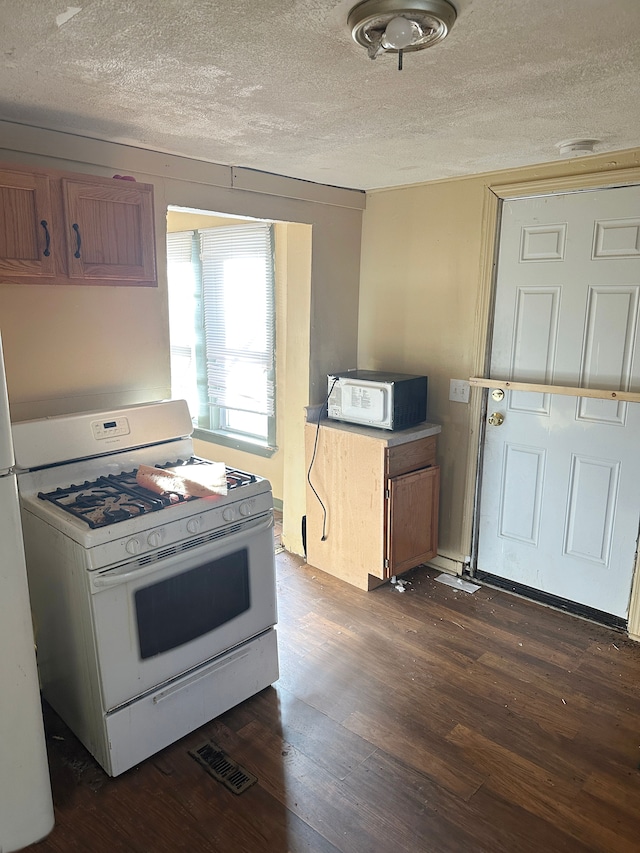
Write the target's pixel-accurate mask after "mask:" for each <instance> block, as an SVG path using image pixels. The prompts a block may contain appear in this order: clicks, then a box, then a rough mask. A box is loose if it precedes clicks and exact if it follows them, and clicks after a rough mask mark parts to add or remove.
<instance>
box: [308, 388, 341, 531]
mask: <svg viewBox="0 0 640 853" xmlns="http://www.w3.org/2000/svg"><path fill="white" fill-rule="evenodd" d="M337 381H338V378H337V377H336V378H335V379H334V380H333V383H332V385H331V388H329V393H328V394H327V399H326V400H325V401H324V403H323V404H322V406H320V411H319V412H318V423H317V424H316V438H315V441H314V443H313V453H312V454H311V462H310V463H309V470H308V471H307V483H309V485H310V486H311V491H312V492H313V494H314V495H315V496H316V498H317V500H318V503H319V504H320V506H321V507H322V537H321V539H320V541H321V542H325V541H326V539H327V508H326V506H325V505H324V504H323V503H322V498H321V497H320V495H319V494H318V493H317V492H316V490H315V487H314V485H313V483H312V482H311V469H312V468H313V463H314V462H315V460H316V452H317V450H318V436H319V435H320V421H321V420H322V413H323V412H324V409H325V406H327V404H328V403H329V397H330V396H331V392H332V391H333V386H334V385H335V384H336V382H337Z"/></svg>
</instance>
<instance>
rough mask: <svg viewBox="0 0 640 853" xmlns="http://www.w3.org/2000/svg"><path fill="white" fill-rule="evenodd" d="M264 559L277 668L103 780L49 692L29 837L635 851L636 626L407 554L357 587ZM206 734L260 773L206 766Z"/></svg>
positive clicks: (155, 843)
mask: <svg viewBox="0 0 640 853" xmlns="http://www.w3.org/2000/svg"><path fill="white" fill-rule="evenodd" d="M277 560H278V594H279V608H280V625H279V638H280V661H281V678H280V680H279V681H278V682H277V684H276V685H275V686H274V687H270V688H268V689H267V690H264V691H263V692H262V693H260V694H259V695H257V696H255V697H253V698H252V699H249V700H248V701H246V702H244V703H243V704H242V705H240V706H238V707H236V708H234V709H233V710H231V711H229V712H227V713H226V714H224V715H223V716H222V717H220V718H219V719H217V720H214V721H213V722H211V723H210V724H208V725H206V726H204V727H203V728H202V729H199V730H198V731H196V732H194V733H193V734H191V735H189V736H188V737H186V738H184V739H183V740H181V741H179V742H178V743H176V744H174V745H173V746H171V747H169V748H168V749H166V750H164V751H163V752H162V753H160V754H159V755H157V756H155V757H154V758H151V759H149V760H148V761H146V762H144V763H143V764H141V765H140V766H138V767H136V768H134V769H132V770H130V771H129V772H127V773H125V774H123V775H122V776H120V777H118V778H116V779H111V778H109V777H107V776H106V775H105V774H104V773H103V772H102V770H101V769H100V768H99V767H98V765H97V764H96V763H95V762H94V761H93V759H92V758H91V756H89V755H88V753H87V752H86V751H85V750H84V749H83V747H82V746H81V745H80V744H79V743H78V742H77V741H76V739H75V738H74V737H73V735H71V734H70V732H69V731H68V730H67V729H66V727H65V726H64V725H63V724H62V723H61V721H60V720H59V719H58V718H57V717H56V716H55V715H54V714H53V713H52V712H50V711H49V710H47V713H46V727H47V742H48V749H49V755H50V765H51V772H52V780H53V791H54V801H55V807H56V819H57V822H56V827H55V829H54V830H53V832H52V833H51V835H50V836H49V837H48V838H47V839H46V840H45V841H43V842H41V843H39V844H36V845H33V846H31V847H30V848H28V850H29V851H31V853H54V851H56V853H69V851H82V853H88V852H89V853H103V851H104V853H107V851H109V853H112V852H113V851H127V853H129V851H131V853H156V851H157V852H158V853H161V851H171V853H173V851H189V853H206V852H207V851H224V853H226V851H229V853H232V852H233V853H267V851H269V853H284V851H291V852H292V853H307V852H308V853H338V851H340V853H387V851H389V852H390V853H405V851H407V853H445V851H446V853H459V851H468V852H469V853H476V851H477V852H478V853H480V851H482V852H483V853H484V851H486V853H501V851H505V853H541V851H545V853H548V851H551V853H555V851H563V852H565V851H566V853H569V851H570V852H571V853H578V851H583V852H584V851H600V853H631V851H634V853H637V851H638V850H640V817H639V815H640V769H639V763H640V732H639V726H638V723H639V720H640V644H639V645H636V644H634V643H632V642H631V641H629V640H628V639H626V638H625V636H624V635H623V634H620V633H618V632H615V631H612V630H609V629H606V628H602V627H599V626H597V625H594V624H591V623H589V622H586V621H583V620H580V619H577V618H574V617H571V616H568V615H566V614H563V613H559V612H556V611H554V610H551V609H548V608H545V607H543V606H541V605H538V604H534V603H531V602H528V601H524V600H522V599H519V598H517V597H514V596H511V595H510V594H508V593H506V592H499V591H495V590H493V589H490V588H487V587H484V588H482V589H480V590H479V591H478V592H476V593H474V594H473V595H469V594H467V593H464V592H462V591H458V590H453V589H451V588H450V587H447V586H444V585H443V584H440V583H437V582H436V581H435V580H434V578H435V576H436V574H437V573H435V572H433V571H431V570H428V569H425V568H419V569H416V570H414V571H413V572H411V573H409V574H408V575H407V578H408V579H409V580H410V581H411V586H410V587H409V588H408V589H407V591H406V592H405V593H402V594H401V593H399V592H398V591H396V589H394V588H393V587H391V586H389V585H386V586H383V587H380V588H378V589H376V590H375V591H373V592H369V593H367V592H361V591H359V590H357V589H354V588H352V587H350V586H348V585H346V584H343V583H342V582H340V581H337V580H335V579H333V578H331V577H329V576H327V575H325V574H323V573H322V572H319V571H317V570H316V569H313V568H310V567H308V566H305V565H303V564H302V563H301V561H299V560H297V559H296V558H294V557H292V556H290V555H288V554H286V553H281V554H279V555H278V557H277ZM208 739H211V740H213V741H215V742H216V743H217V744H219V745H220V747H221V748H222V749H224V750H225V751H226V752H227V753H228V754H229V755H230V757H232V758H233V759H234V760H235V761H237V762H239V763H240V764H241V765H243V766H244V767H245V768H246V769H247V770H248V771H249V772H251V773H253V774H255V775H256V776H257V777H258V782H257V783H256V784H255V785H253V786H252V787H250V788H249V789H248V790H246V791H245V792H244V793H242V794H240V795H236V794H234V793H231V792H230V791H228V790H227V789H226V788H225V787H223V785H222V784H221V783H220V782H218V781H216V780H214V779H213V778H211V776H209V775H208V774H207V773H206V772H205V771H204V769H203V768H202V767H200V766H199V765H198V764H197V763H196V762H195V761H194V760H193V759H192V758H191V757H190V756H189V753H188V750H189V749H193V748H194V747H197V746H199V745H200V744H201V743H202V742H203V741H205V740H208Z"/></svg>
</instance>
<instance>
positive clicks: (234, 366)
mask: <svg viewBox="0 0 640 853" xmlns="http://www.w3.org/2000/svg"><path fill="white" fill-rule="evenodd" d="M198 233H199V239H200V259H201V264H202V310H203V325H204V329H203V333H204V343H205V347H204V349H205V353H206V355H205V358H206V377H207V396H208V404H209V406H210V407H214V408H216V409H218V410H220V411H221V412H222V418H221V421H220V425H221V426H225V425H226V426H229V424H230V423H231V422H232V421H233V418H231V420H230V419H229V417H225V412H226V413H229V412H235V413H243V412H244V413H252V414H254V415H262V416H266V417H267V418H272V417H273V416H274V412H275V376H274V350H275V340H274V338H275V333H274V330H275V305H274V281H273V246H272V229H271V225H270V224H269V223H264V222H255V223H254V222H252V223H247V224H246V225H233V226H223V227H220V228H207V229H203V230H201V231H199V232H198Z"/></svg>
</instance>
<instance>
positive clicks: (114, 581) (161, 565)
mask: <svg viewBox="0 0 640 853" xmlns="http://www.w3.org/2000/svg"><path fill="white" fill-rule="evenodd" d="M270 527H273V515H272V513H269V515H268V516H267V517H266V518H265V519H264V520H263V521H261V522H260V523H259V524H254V525H251V523H250V522H246V523H245V524H244V525H243V526H242V529H241V530H238V532H237V533H230V534H229V535H228V536H224V537H221V538H220V539H217V540H214V541H216V542H220V543H224V545H225V548H226V547H227V546H229V545H233V544H234V543H235V542H237V541H241V540H243V539H245V538H246V536H247V533H251V534H257V533H264V532H265V531H267V530H269V528H270ZM210 544H211V543H210V542H206V543H203V545H210ZM199 547H200V548H201V547H203V546H202V545H201V546H199ZM195 552H196V549H195V548H193V549H186V550H185V551H177V552H176V556H185V555H188V554H193V553H195ZM172 556H173V555H172ZM169 559H171V557H169V558H168V559H167V560H158V561H156V562H153V563H150V564H149V565H147V566H144V567H142V568H139V569H131V571H129V572H123V573H122V574H108V573H107V572H105V574H104V575H100V576H99V577H91V584H92V586H93V587H95V588H98V589H105V587H113V586H118V585H119V584H122V583H127V581H130V580H138V579H140V578H145V577H147V575H152V574H155V573H156V572H160V571H162V570H163V569H165V568H166V567H167V565H168V560H169Z"/></svg>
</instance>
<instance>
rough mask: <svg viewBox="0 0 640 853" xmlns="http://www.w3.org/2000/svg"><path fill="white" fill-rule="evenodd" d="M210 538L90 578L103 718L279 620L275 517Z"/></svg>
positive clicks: (271, 514) (244, 523)
mask: <svg viewBox="0 0 640 853" xmlns="http://www.w3.org/2000/svg"><path fill="white" fill-rule="evenodd" d="M215 536H216V537H217V538H213V539H212V541H207V542H206V543H204V544H196V543H191V542H187V543H185V544H183V545H182V546H181V549H180V550H179V549H177V548H171V549H166V550H165V551H164V552H160V553H159V555H158V558H157V559H155V560H153V561H151V562H148V563H146V564H142V565H140V563H144V561H143V560H141V561H139V562H136V563H135V564H126V565H122V566H117V567H115V568H113V569H110V570H106V571H104V572H94V573H91V576H90V589H91V593H92V594H91V605H92V617H93V625H94V632H95V652H96V657H97V661H98V667H99V672H100V681H101V687H102V699H103V707H104V709H105V711H108V710H111V709H112V708H115V707H116V706H118V705H121V704H123V703H124V702H128V701H129V700H131V699H133V698H134V697H136V696H139V695H140V694H142V693H145V692H146V691H147V690H151V689H152V688H154V687H157V686H158V685H160V684H162V683H163V682H165V681H168V680H169V679H171V678H175V677H176V676H177V675H180V674H181V673H184V672H187V671H188V670H190V669H192V668H193V667H195V666H198V665H199V664H202V663H203V662H205V661H208V660H211V659H212V658H215V657H216V656H217V655H219V654H221V653H222V652H224V651H226V650H227V649H230V648H233V647H234V646H237V645H238V644H239V643H242V642H244V641H245V640H247V639H249V638H250V637H254V636H256V635H257V634H260V633H261V632H262V631H265V630H266V629H268V628H270V627H271V626H272V625H274V624H275V623H276V618H277V617H276V590H275V565H274V546H273V513H271V512H270V513H269V514H268V515H264V516H261V517H259V518H256V519H250V520H247V521H245V522H242V523H241V524H238V525H233V527H232V528H231V530H229V531H228V532H226V533H225V535H220V533H219V532H217V533H216V534H215ZM167 551H169V552H170V553H168V554H167ZM145 559H148V558H145Z"/></svg>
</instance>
